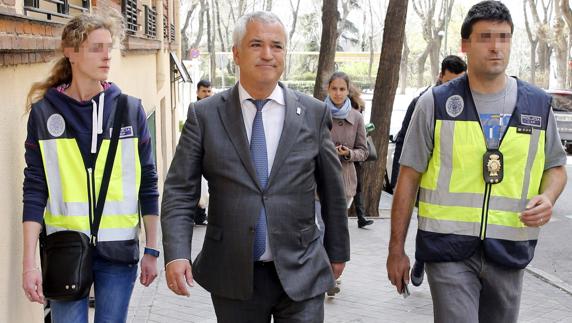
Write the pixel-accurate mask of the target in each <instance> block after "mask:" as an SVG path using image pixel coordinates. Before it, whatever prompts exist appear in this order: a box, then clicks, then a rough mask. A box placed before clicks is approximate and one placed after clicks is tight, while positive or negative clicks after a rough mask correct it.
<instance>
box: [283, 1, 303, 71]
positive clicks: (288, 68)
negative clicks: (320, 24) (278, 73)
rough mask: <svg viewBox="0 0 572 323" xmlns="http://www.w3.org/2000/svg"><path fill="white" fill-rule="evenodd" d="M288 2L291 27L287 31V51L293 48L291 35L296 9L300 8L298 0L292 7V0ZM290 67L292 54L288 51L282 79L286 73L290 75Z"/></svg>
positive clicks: (294, 23)
mask: <svg viewBox="0 0 572 323" xmlns="http://www.w3.org/2000/svg"><path fill="white" fill-rule="evenodd" d="M289 2H290V11H291V12H292V27H291V28H290V32H289V33H288V51H292V50H294V46H293V45H292V37H294V33H295V32H296V26H297V23H298V11H299V9H300V0H296V7H294V4H293V3H292V0H289ZM291 67H292V54H290V53H288V56H287V59H286V69H285V70H284V79H287V78H288V75H290V69H291Z"/></svg>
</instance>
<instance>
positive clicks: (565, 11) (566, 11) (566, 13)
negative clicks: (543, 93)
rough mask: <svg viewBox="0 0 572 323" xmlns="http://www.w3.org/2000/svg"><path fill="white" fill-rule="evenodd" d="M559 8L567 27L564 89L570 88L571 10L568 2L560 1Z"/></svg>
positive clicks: (571, 75) (571, 69)
mask: <svg viewBox="0 0 572 323" xmlns="http://www.w3.org/2000/svg"><path fill="white" fill-rule="evenodd" d="M560 8H561V9H562V16H563V17H564V20H565V21H566V24H567V25H568V45H567V46H566V48H568V50H567V54H566V55H567V56H568V57H567V58H566V61H567V62H566V63H567V69H566V70H567V72H566V88H567V89H570V88H572V64H570V63H571V61H570V55H571V53H570V48H572V8H570V0H561V1H560Z"/></svg>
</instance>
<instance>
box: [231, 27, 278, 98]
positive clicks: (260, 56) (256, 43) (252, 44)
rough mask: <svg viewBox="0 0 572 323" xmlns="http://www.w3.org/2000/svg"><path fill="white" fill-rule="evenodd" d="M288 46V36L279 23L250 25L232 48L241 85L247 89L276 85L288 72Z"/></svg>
mask: <svg viewBox="0 0 572 323" xmlns="http://www.w3.org/2000/svg"><path fill="white" fill-rule="evenodd" d="M285 46H286V35H284V30H283V28H282V26H281V25H280V24H279V23H272V24H264V23H262V22H260V21H256V20H255V21H251V22H249V23H248V24H247V25H246V33H245V35H244V37H243V38H242V40H241V42H240V43H239V44H238V46H235V47H233V48H232V54H233V57H234V62H235V63H236V64H237V65H238V66H239V67H240V82H241V83H242V84H243V85H244V86H245V87H248V86H265V87H268V85H269V84H276V83H277V82H278V80H279V79H280V76H281V75H282V72H283V71H284V57H285V55H286V48H285Z"/></svg>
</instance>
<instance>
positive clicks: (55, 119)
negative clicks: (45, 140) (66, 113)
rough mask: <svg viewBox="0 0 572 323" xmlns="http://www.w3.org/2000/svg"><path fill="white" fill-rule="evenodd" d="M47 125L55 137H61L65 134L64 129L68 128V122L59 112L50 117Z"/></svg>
mask: <svg viewBox="0 0 572 323" xmlns="http://www.w3.org/2000/svg"><path fill="white" fill-rule="evenodd" d="M46 125H47V127H48V132H49V133H50V135H52V136H53V137H59V136H61V135H63V134H64V131H65V130H66V122H65V121H64V117H62V116H61V115H60V114H58V113H55V114H52V115H51V116H50V117H49V118H48V121H47V122H46Z"/></svg>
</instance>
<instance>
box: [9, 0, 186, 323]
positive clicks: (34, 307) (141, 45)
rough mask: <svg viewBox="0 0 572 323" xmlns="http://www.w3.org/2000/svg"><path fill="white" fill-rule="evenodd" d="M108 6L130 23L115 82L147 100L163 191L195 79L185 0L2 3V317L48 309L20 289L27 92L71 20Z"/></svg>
mask: <svg viewBox="0 0 572 323" xmlns="http://www.w3.org/2000/svg"><path fill="white" fill-rule="evenodd" d="M107 8H115V9H117V10H120V11H121V12H122V14H123V16H124V17H125V20H126V23H127V24H126V26H127V35H126V37H125V39H124V41H123V43H122V46H121V48H117V49H114V50H113V53H112V56H113V57H112V60H111V72H110V78H109V80H110V81H111V82H114V83H116V84H117V85H118V86H119V87H120V88H121V89H122V90H123V92H124V93H127V94H130V95H133V96H136V97H139V98H141V99H142V102H143V106H144V107H145V110H146V112H147V116H148V121H149V127H150V129H151V132H152V135H153V141H154V148H155V157H156V161H157V170H158V173H159V182H160V184H159V187H160V189H162V183H163V178H164V176H165V174H166V171H167V169H168V166H169V162H170V160H171V157H172V155H173V152H174V149H175V146H176V140H177V133H178V123H179V118H180V115H181V112H177V111H180V110H181V109H182V106H181V103H180V97H181V93H180V92H181V90H182V89H183V88H184V87H183V84H184V83H183V82H186V81H189V80H190V79H189V77H188V73H187V72H186V71H185V69H184V67H182V64H180V63H179V62H178V59H177V56H180V55H177V53H179V52H180V45H179V44H180V40H179V38H180V36H179V34H178V32H177V31H178V30H179V21H178V20H179V1H176V0H91V1H90V0H58V1H54V0H0V166H1V167H0V178H1V179H2V180H1V182H2V185H0V221H1V222H2V225H1V226H0V252H1V253H2V255H3V257H1V258H0V322H42V321H43V318H44V311H43V307H42V306H41V305H39V304H35V303H34V304H32V303H30V302H29V301H28V300H27V299H26V297H25V295H24V293H23V291H22V288H21V285H22V278H21V276H22V182H23V177H24V176H23V170H24V167H25V161H24V140H25V138H26V122H27V119H28V116H27V114H25V113H24V108H25V104H26V95H27V93H28V90H29V89H30V86H31V85H32V83H34V82H37V81H40V80H43V79H45V78H46V77H47V75H48V73H49V71H50V68H51V66H52V62H53V61H54V59H55V58H57V57H61V56H60V55H61V53H60V52H59V45H60V40H59V39H60V38H59V37H60V35H61V30H62V28H63V26H64V24H65V23H66V22H67V21H68V20H69V18H70V17H71V16H74V15H77V14H79V13H81V12H86V11H87V12H90V11H93V10H106V9H107ZM38 264H39V260H38Z"/></svg>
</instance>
